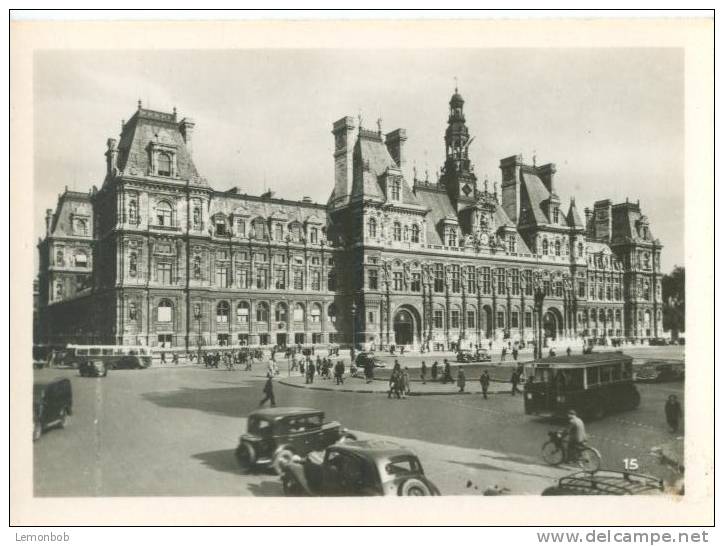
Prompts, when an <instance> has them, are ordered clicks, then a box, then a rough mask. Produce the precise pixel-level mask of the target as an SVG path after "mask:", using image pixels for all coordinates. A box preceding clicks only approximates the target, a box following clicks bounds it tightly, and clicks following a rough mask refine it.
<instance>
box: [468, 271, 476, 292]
mask: <svg viewBox="0 0 724 546" xmlns="http://www.w3.org/2000/svg"><path fill="white" fill-rule="evenodd" d="M467 288H468V294H475V267H473V266H469V267H468V287H467Z"/></svg>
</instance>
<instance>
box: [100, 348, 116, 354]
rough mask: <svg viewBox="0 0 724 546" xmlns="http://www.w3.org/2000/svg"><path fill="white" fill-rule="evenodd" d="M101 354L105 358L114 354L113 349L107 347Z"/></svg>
mask: <svg viewBox="0 0 724 546" xmlns="http://www.w3.org/2000/svg"><path fill="white" fill-rule="evenodd" d="M101 354H102V355H103V356H111V355H112V354H113V348H112V347H106V348H104V349H101Z"/></svg>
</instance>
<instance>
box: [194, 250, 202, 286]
mask: <svg viewBox="0 0 724 546" xmlns="http://www.w3.org/2000/svg"><path fill="white" fill-rule="evenodd" d="M194 279H196V280H197V281H198V280H201V256H198V255H196V256H194Z"/></svg>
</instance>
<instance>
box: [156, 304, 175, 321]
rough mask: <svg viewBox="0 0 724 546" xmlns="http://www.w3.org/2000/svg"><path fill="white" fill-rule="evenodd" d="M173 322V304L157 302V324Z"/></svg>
mask: <svg viewBox="0 0 724 546" xmlns="http://www.w3.org/2000/svg"><path fill="white" fill-rule="evenodd" d="M172 321H173V304H172V303H171V302H170V301H169V300H161V301H160V302H158V322H172Z"/></svg>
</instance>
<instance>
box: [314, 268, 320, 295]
mask: <svg viewBox="0 0 724 546" xmlns="http://www.w3.org/2000/svg"><path fill="white" fill-rule="evenodd" d="M321 289H322V272H321V271H316V270H315V271H312V290H315V291H319V290H321Z"/></svg>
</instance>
